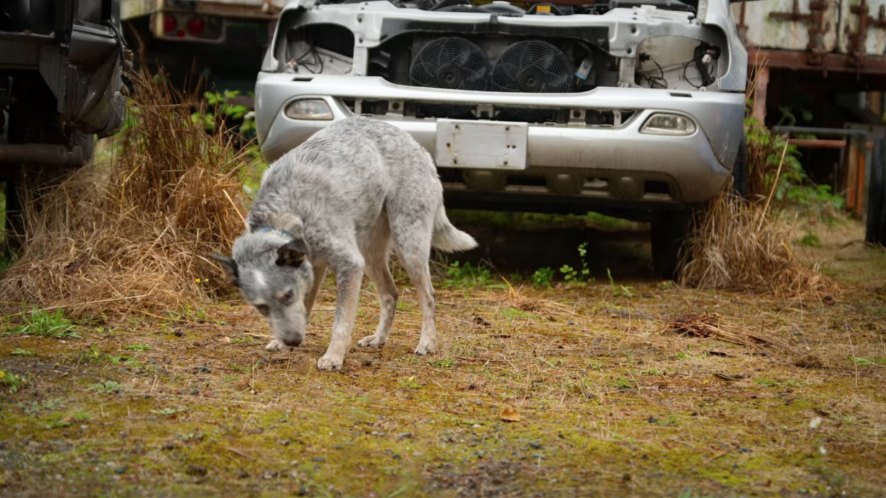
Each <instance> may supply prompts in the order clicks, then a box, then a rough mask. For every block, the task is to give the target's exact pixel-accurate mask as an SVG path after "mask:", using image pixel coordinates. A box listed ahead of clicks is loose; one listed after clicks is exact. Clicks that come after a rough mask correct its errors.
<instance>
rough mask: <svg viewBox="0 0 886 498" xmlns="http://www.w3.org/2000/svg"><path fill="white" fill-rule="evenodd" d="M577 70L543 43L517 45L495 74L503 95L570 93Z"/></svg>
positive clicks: (493, 80) (564, 56)
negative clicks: (504, 93) (510, 93)
mask: <svg viewBox="0 0 886 498" xmlns="http://www.w3.org/2000/svg"><path fill="white" fill-rule="evenodd" d="M574 72H575V71H574V69H573V68H572V67H571V64H570V63H569V60H568V59H567V58H566V54H564V53H563V51H562V50H560V49H559V48H557V47H556V46H554V45H552V44H550V43H548V42H546V41H541V40H527V41H521V42H517V43H514V44H513V45H511V46H510V47H508V49H507V50H505V53H504V54H502V56H501V58H500V59H498V62H496V63H495V68H494V69H493V70H492V83H493V86H494V87H495V89H497V90H500V91H504V92H525V93H559V92H568V91H569V88H570V87H571V83H572V74H573V73H574Z"/></svg>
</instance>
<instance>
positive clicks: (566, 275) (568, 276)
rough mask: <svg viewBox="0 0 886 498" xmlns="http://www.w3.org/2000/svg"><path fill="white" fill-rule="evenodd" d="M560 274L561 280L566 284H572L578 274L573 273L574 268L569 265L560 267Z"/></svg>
mask: <svg viewBox="0 0 886 498" xmlns="http://www.w3.org/2000/svg"><path fill="white" fill-rule="evenodd" d="M560 274H561V275H563V280H565V281H567V282H574V281H576V280H578V272H577V271H575V268H573V267H572V266H570V265H563V266H561V267H560Z"/></svg>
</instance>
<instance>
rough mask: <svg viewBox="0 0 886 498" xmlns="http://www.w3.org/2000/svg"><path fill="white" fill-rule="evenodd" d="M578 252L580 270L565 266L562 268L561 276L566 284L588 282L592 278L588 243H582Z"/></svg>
mask: <svg viewBox="0 0 886 498" xmlns="http://www.w3.org/2000/svg"><path fill="white" fill-rule="evenodd" d="M576 250H577V251H578V260H579V262H580V265H581V266H580V267H579V268H573V267H572V266H571V265H563V266H561V267H560V274H561V275H563V280H565V281H566V282H586V281H588V280H590V278H591V269H590V266H589V265H588V259H587V256H588V243H587V242H582V243H581V244H579V245H578V248H577V249H576Z"/></svg>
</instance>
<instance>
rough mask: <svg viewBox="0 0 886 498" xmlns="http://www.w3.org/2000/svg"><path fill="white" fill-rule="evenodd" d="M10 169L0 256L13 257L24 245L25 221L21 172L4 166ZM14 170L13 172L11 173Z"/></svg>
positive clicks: (5, 176) (6, 179)
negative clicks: (20, 189)
mask: <svg viewBox="0 0 886 498" xmlns="http://www.w3.org/2000/svg"><path fill="white" fill-rule="evenodd" d="M4 166H5V167H7V168H8V170H7V174H6V175H4V177H3V178H0V180H3V183H4V186H5V188H4V192H3V193H4V194H5V195H6V210H5V213H4V216H3V218H4V219H3V223H4V226H3V244H2V246H0V255H6V256H12V255H14V254H16V253H18V252H19V250H20V249H21V248H22V246H23V245H24V232H25V220H24V218H23V217H22V202H21V198H20V196H19V190H18V188H19V185H20V178H21V172H20V171H16V169H17V168H15V167H13V166H12V165H8V164H7V165H4ZM10 170H12V171H10Z"/></svg>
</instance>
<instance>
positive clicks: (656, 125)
mask: <svg viewBox="0 0 886 498" xmlns="http://www.w3.org/2000/svg"><path fill="white" fill-rule="evenodd" d="M640 133H649V134H651V135H674V136H682V135H692V134H693V133H695V123H694V122H693V121H692V120H691V119H689V118H688V117H686V116H683V115H682V114H670V113H663V112H660V113H656V114H653V115H652V117H650V118H649V119H648V120H646V124H644V125H643V127H642V128H640Z"/></svg>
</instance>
